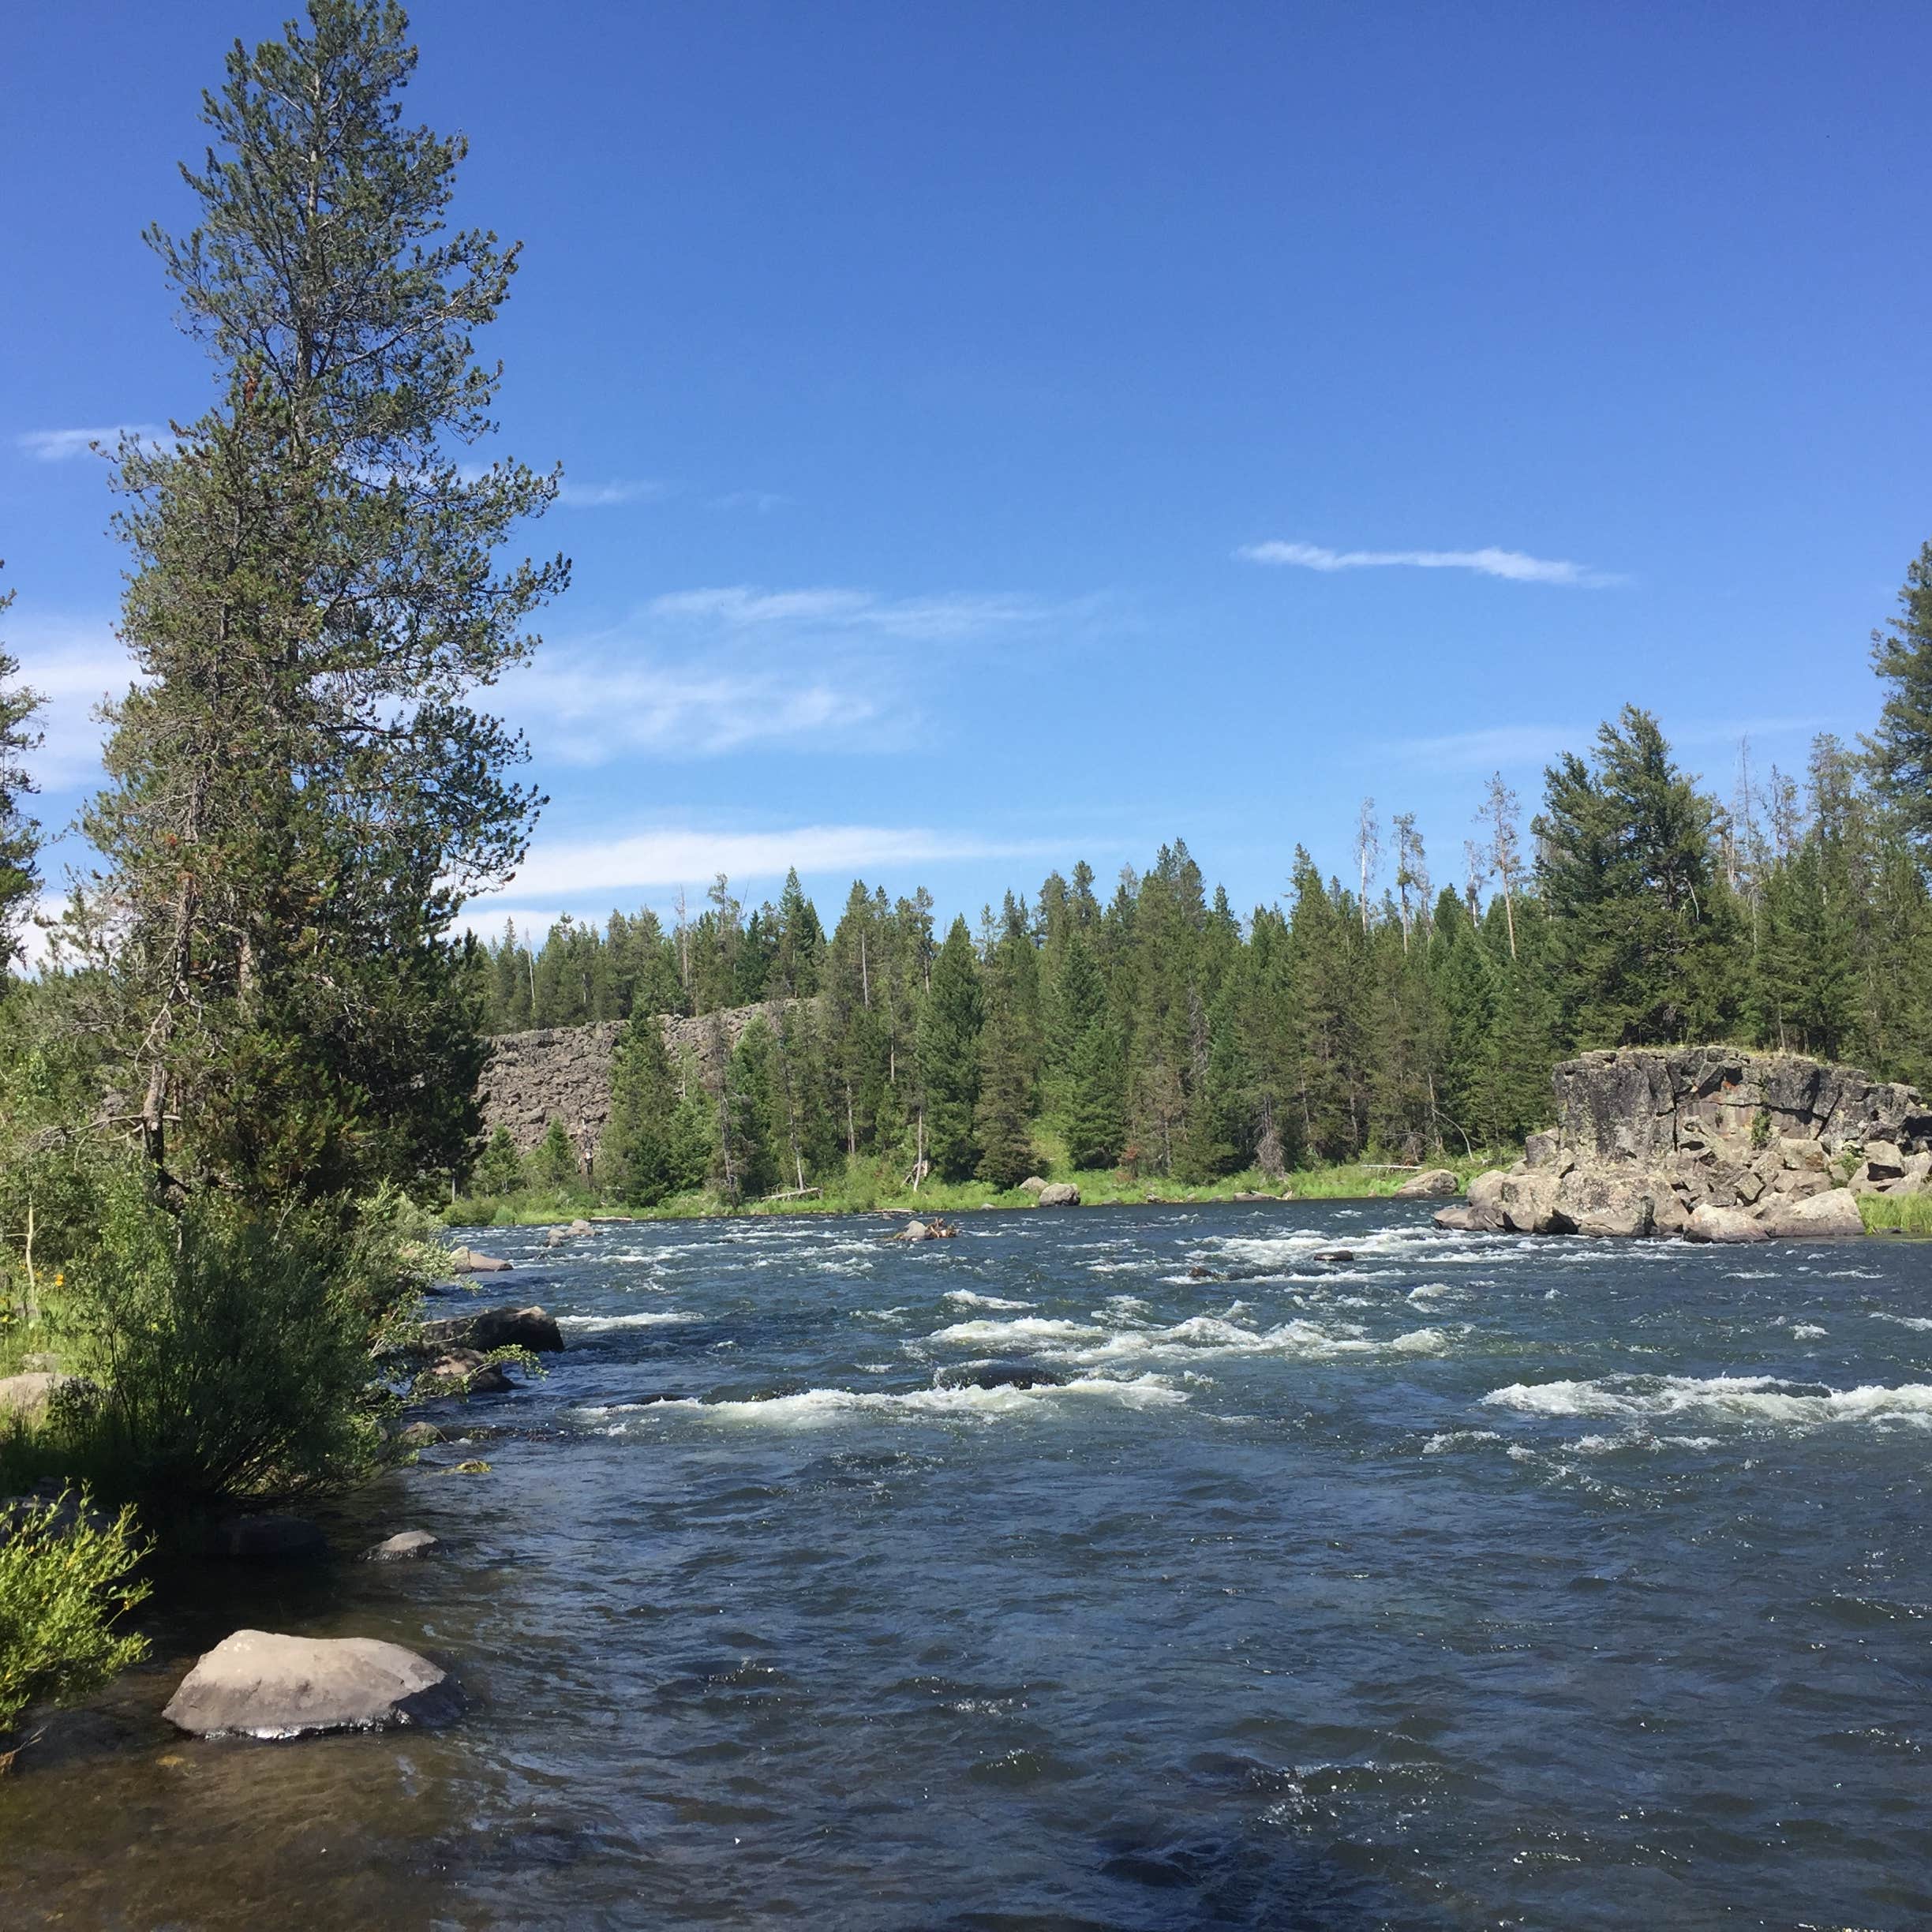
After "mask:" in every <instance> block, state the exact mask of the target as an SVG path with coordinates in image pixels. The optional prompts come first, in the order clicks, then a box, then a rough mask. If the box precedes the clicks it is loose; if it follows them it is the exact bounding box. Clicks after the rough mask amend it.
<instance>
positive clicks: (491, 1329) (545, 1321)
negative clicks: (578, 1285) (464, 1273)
mask: <svg viewBox="0 0 1932 1932" xmlns="http://www.w3.org/2000/svg"><path fill="white" fill-rule="evenodd" d="M422 1332H423V1339H424V1340H425V1342H428V1343H429V1345H430V1346H432V1348H466V1349H481V1350H483V1351H484V1352H485V1354H487V1353H488V1352H489V1350H491V1349H500V1348H525V1349H528V1350H530V1353H531V1354H533V1355H554V1354H556V1353H557V1352H558V1351H559V1350H560V1349H561V1348H562V1347H563V1346H564V1336H563V1334H562V1332H561V1331H560V1330H559V1328H558V1327H557V1325H556V1316H553V1315H549V1314H546V1313H545V1311H544V1310H543V1309H540V1308H534V1307H533V1308H520V1309H518V1308H496V1309H479V1310H478V1311H477V1313H475V1314H474V1315H454V1316H448V1317H447V1318H446V1319H445V1320H441V1321H429V1322H425V1323H424V1324H423V1325H422Z"/></svg>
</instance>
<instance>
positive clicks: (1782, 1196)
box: [1436, 1047, 1932, 1241]
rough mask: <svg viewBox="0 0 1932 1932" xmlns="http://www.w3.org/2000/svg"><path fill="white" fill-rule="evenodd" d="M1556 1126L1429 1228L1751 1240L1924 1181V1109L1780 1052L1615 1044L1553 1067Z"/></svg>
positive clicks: (1837, 1069)
mask: <svg viewBox="0 0 1932 1932" xmlns="http://www.w3.org/2000/svg"><path fill="white" fill-rule="evenodd" d="M1555 1089H1556V1126H1555V1127H1554V1128H1552V1129H1550V1130H1549V1131H1548V1132H1547V1133H1536V1134H1532V1135H1531V1136H1529V1144H1528V1146H1527V1148H1526V1150H1525V1152H1524V1156H1523V1159H1522V1160H1520V1161H1518V1163H1516V1165H1515V1166H1514V1167H1511V1168H1507V1169H1497V1170H1492V1172H1490V1173H1488V1174H1478V1175H1477V1177H1476V1178H1475V1179H1474V1180H1473V1181H1471V1182H1470V1189H1469V1202H1468V1205H1467V1206H1466V1207H1452V1208H1447V1209H1445V1210H1444V1211H1443V1212H1442V1213H1441V1214H1439V1215H1437V1216H1436V1223H1437V1225H1438V1226H1443V1227H1456V1228H1476V1229H1487V1230H1498V1231H1500V1230H1514V1231H1515V1232H1517V1233H1520V1234H1601V1235H1621V1236H1639V1235H1646V1234H1683V1235H1687V1236H1688V1237H1690V1239H1692V1240H1705V1241H1763V1240H1769V1239H1771V1238H1773V1237H1780V1236H1784V1237H1800V1238H1810V1237H1815V1236H1819V1235H1826V1234H1862V1233H1863V1231H1864V1223H1863V1219H1861V1217H1860V1215H1859V1207H1858V1196H1859V1195H1860V1194H1862V1193H1916V1192H1919V1191H1920V1190H1922V1189H1925V1188H1926V1185H1927V1182H1928V1178H1929V1177H1932V1106H1929V1105H1928V1104H1927V1103H1926V1101H1925V1099H1923V1097H1922V1096H1921V1095H1919V1094H1918V1093H1917V1092H1916V1091H1915V1090H1914V1089H1913V1088H1910V1087H1905V1086H1901V1085H1900V1084H1897V1083H1896V1082H1885V1081H1880V1080H1872V1079H1870V1077H1869V1076H1866V1075H1865V1074H1863V1073H1859V1072H1858V1071H1856V1070H1855V1069H1853V1068H1851V1067H1844V1066H1834V1065H1829V1064H1827V1063H1825V1062H1824V1061H1817V1060H1807V1059H1803V1058H1799V1057H1798V1056H1797V1055H1795V1054H1748V1053H1739V1052H1732V1051H1728V1050H1725V1049H1723V1048H1720V1047H1676V1048H1668V1049H1665V1048H1649V1047H1621V1048H1618V1049H1616V1050H1612V1051H1608V1052H1601V1053H1591V1054H1584V1055H1582V1057H1581V1058H1578V1059H1575V1060H1569V1061H1564V1062H1563V1065H1560V1066H1559V1067H1558V1068H1557V1069H1556V1075H1555Z"/></svg>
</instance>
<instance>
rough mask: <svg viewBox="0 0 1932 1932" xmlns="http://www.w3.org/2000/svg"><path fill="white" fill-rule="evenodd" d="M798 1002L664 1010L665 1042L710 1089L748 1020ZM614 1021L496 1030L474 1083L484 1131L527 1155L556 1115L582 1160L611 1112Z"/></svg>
mask: <svg viewBox="0 0 1932 1932" xmlns="http://www.w3.org/2000/svg"><path fill="white" fill-rule="evenodd" d="M796 1003H797V1002H795V1001H791V1000H765V1001H762V1002H760V1003H759V1004H758V1005H755V1006H733V1007H731V1008H728V1009H726V1010H725V1011H723V1012H720V1013H705V1014H702V1015H701V1016H700V1017H698V1018H696V1019H686V1018H683V1017H680V1016H678V1015H674V1014H669V1013H667V1014H666V1015H665V1017H664V1020H663V1026H664V1036H665V1050H666V1051H667V1052H668V1054H670V1056H671V1064H672V1066H674V1067H676V1066H679V1065H682V1064H683V1062H684V1061H687V1060H692V1061H695V1062H696V1063H697V1065H698V1070H699V1071H700V1073H702V1075H703V1076H704V1079H705V1080H706V1083H707V1084H710V1085H711V1086H712V1087H713V1088H715V1087H716V1085H717V1081H718V1080H719V1078H720V1077H721V1075H722V1073H723V1072H724V1067H725V1060H726V1059H727V1058H728V1057H729V1055H730V1054H731V1051H732V1048H734V1047H736V1045H737V1044H738V1043H739V1040H740V1039H743V1037H744V1032H745V1028H747V1027H748V1026H749V1025H751V1022H752V1021H753V1020H757V1019H760V1018H762V1019H765V1020H775V1021H778V1022H782V1020H783V1019H784V1015H785V1013H787V1012H788V1010H789V1009H790V1008H791V1007H792V1006H793V1005H796ZM624 1024H625V1023H624V1022H623V1020H596V1021H593V1023H592V1024H590V1025H588V1026H574V1027H541V1028H537V1029H535V1030H534V1031H533V1032H526V1033H500V1034H498V1035H496V1038H495V1039H493V1040H492V1041H491V1042H490V1053H489V1061H488V1063H487V1064H486V1065H485V1067H484V1069H483V1077H482V1079H481V1080H480V1081H479V1082H478V1083H477V1103H478V1104H479V1105H480V1106H481V1108H482V1111H483V1131H484V1132H485V1133H486V1134H487V1133H495V1132H496V1129H498V1128H499V1127H507V1128H508V1129H509V1130H510V1138H511V1140H514V1141H515V1143H516V1148H517V1151H518V1152H519V1154H527V1153H529V1152H530V1151H531V1149H532V1148H534V1147H535V1146H536V1145H537V1143H538V1142H539V1141H540V1140H542V1139H543V1137H544V1136H545V1134H546V1133H548V1132H549V1128H550V1123H551V1121H553V1120H560V1121H562V1122H563V1123H564V1129H565V1131H566V1132H567V1133H568V1134H569V1135H570V1136H571V1140H573V1141H575V1144H576V1146H577V1151H578V1157H579V1158H580V1159H582V1161H583V1163H584V1164H585V1165H586V1166H589V1164H590V1162H591V1160H592V1159H593V1158H594V1156H595V1155H596V1153H597V1144H598V1143H599V1142H600V1141H601V1140H602V1139H603V1138H604V1129H605V1124H606V1123H607V1122H608V1121H609V1119H610V1109H611V1068H612V1065H613V1064H614V1062H615V1061H616V1053H617V1037H618V1035H620V1033H622V1032H623V1029H624Z"/></svg>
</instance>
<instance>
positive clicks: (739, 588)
mask: <svg viewBox="0 0 1932 1932" xmlns="http://www.w3.org/2000/svg"><path fill="white" fill-rule="evenodd" d="M1068 608H1069V607H1067V606H1057V605H1052V604H1049V603H1047V602H1045V601H1043V600H1041V599H1039V598H1037V597H1015V596H975V595H969V594H960V595H944V596H937V597H882V596H880V595H878V593H876V592H874V591H871V590H841V589H837V588H833V587H829V586H828V587H822V588H818V589H814V590H759V589H757V588H755V587H754V586H751V585H748V584H728V585H723V586H716V587H713V588H711V589H709V590H676V591H672V592H671V593H669V594H668V595H666V596H664V597H653V599H652V600H651V601H650V604H649V605H646V614H647V615H648V616H651V617H653V618H659V619H665V620H671V621H673V622H689V621H691V620H697V621H700V622H704V623H713V624H716V625H718V626H720V627H723V628H724V629H725V630H728V631H744V632H750V631H777V630H789V631H813V632H825V631H844V632H846V633H847V634H848V635H852V634H856V635H864V636H867V637H873V638H894V639H897V640H900V641H902V642H914V643H950V642H958V641H959V640H960V639H961V638H968V637H975V636H980V635H984V634H985V633H987V632H988V631H1017V630H1020V629H1024V628H1026V627H1031V626H1037V625H1040V624H1043V623H1047V622H1048V621H1049V620H1050V619H1052V618H1054V617H1055V616H1059V615H1062V614H1064V613H1065V612H1066V611H1067V609H1068Z"/></svg>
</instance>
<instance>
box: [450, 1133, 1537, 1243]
mask: <svg viewBox="0 0 1932 1932" xmlns="http://www.w3.org/2000/svg"><path fill="white" fill-rule="evenodd" d="M1519 1151H1520V1150H1516V1149H1497V1150H1488V1151H1485V1152H1483V1153H1481V1154H1477V1155H1465V1156H1463V1157H1462V1158H1461V1159H1455V1160H1450V1159H1444V1160H1442V1161H1440V1162H1433V1161H1432V1162H1429V1163H1425V1166H1428V1167H1434V1166H1441V1167H1443V1168H1445V1169H1447V1170H1448V1171H1449V1172H1451V1173H1452V1174H1455V1177H1456V1181H1457V1187H1458V1193H1460V1192H1463V1191H1466V1189H1467V1188H1468V1185H1469V1182H1470V1177H1471V1176H1472V1175H1473V1174H1481V1172H1482V1171H1483V1170H1485V1168H1489V1167H1495V1166H1501V1165H1503V1164H1505V1163H1507V1162H1509V1161H1511V1160H1513V1159H1515V1158H1516V1157H1517V1154H1518V1152H1519ZM1037 1171H1038V1177H1039V1178H1040V1179H1041V1180H1043V1181H1051V1182H1055V1183H1058V1182H1061V1181H1065V1182H1070V1183H1071V1184H1072V1185H1073V1186H1074V1187H1076V1188H1077V1189H1079V1190H1080V1206H1082V1207H1146V1206H1148V1205H1150V1204H1153V1205H1159V1204H1163V1203H1195V1202H1198V1203H1206V1202H1214V1201H1222V1202H1226V1201H1241V1200H1254V1199H1261V1200H1386V1199H1387V1198H1388V1197H1389V1196H1392V1195H1393V1194H1394V1193H1395V1192H1396V1190H1397V1189H1398V1188H1400V1187H1401V1186H1402V1184H1403V1183H1404V1182H1405V1181H1410V1180H1413V1178H1415V1176H1416V1175H1417V1174H1419V1173H1421V1172H1422V1171H1424V1169H1423V1168H1422V1167H1408V1166H1392V1165H1389V1164H1386V1163H1365V1162H1347V1163H1339V1164H1336V1165H1334V1166H1324V1167H1311V1168H1304V1169H1301V1170H1297V1171H1296V1172H1294V1173H1293V1174H1289V1175H1287V1176H1286V1178H1281V1179H1275V1180H1271V1179H1270V1178H1268V1177H1267V1175H1265V1174H1262V1173H1261V1172H1260V1170H1256V1169H1250V1170H1249V1171H1247V1172H1246V1173H1244V1174H1228V1175H1225V1176H1223V1177H1222V1178H1220V1179H1219V1180H1216V1181H1204V1182H1203V1183H1201V1184H1200V1185H1198V1186H1194V1187H1185V1186H1182V1185H1181V1184H1180V1183H1178V1182H1177V1181H1163V1180H1161V1179H1159V1178H1127V1177H1125V1176H1123V1175H1121V1174H1120V1173H1119V1172H1118V1170H1113V1169H1109V1168H1101V1169H1080V1170H1065V1169H1063V1168H1061V1167H1060V1166H1058V1165H1054V1164H1047V1165H1043V1166H1041V1167H1040V1168H1039V1170H1037ZM1032 1205H1033V1196H1032V1194H1031V1193H1029V1192H1028V1190H1027V1189H1024V1188H1005V1189H999V1188H991V1187H988V1186H987V1184H986V1183H985V1182H984V1181H931V1180H928V1181H925V1182H923V1183H922V1184H921V1185H919V1187H917V1188H913V1187H910V1186H908V1185H905V1184H904V1181H903V1179H902V1178H900V1177H898V1176H897V1175H895V1174H890V1173H886V1174H882V1173H881V1172H879V1171H878V1170H877V1168H876V1167H875V1166H874V1165H873V1163H870V1162H866V1161H852V1162H848V1163H847V1166H846V1171H845V1172H844V1174H842V1175H838V1176H835V1177H831V1178H828V1179H827V1180H826V1181H825V1182H824V1183H823V1184H822V1186H821V1187H820V1188H819V1189H818V1190H817V1191H816V1192H815V1193H811V1194H810V1195H807V1196H803V1197H799V1196H796V1195H784V1194H781V1195H776V1196H771V1197H769V1198H767V1199H764V1200H751V1201H741V1202H736V1203H734V1202H732V1201H730V1200H728V1199H726V1198H725V1196H723V1195H721V1194H717V1193H713V1192H711V1191H710V1189H698V1190H694V1191H693V1192H691V1193H684V1194H678V1195H674V1196H672V1197H671V1199H669V1200H665V1201H661V1202H659V1203H658V1204H657V1205H656V1206H654V1207H627V1206H626V1205H625V1204H623V1203H622V1202H620V1201H617V1200H612V1199H610V1198H609V1197H608V1196H605V1195H604V1194H603V1193H601V1192H599V1191H597V1190H595V1189H588V1188H586V1189H555V1188H548V1189H538V1188H530V1189H522V1190H520V1191H519V1192H518V1193H515V1194H510V1195H504V1196H496V1197H475V1196H466V1197H464V1198H462V1199H460V1200H455V1201H453V1202H451V1204H450V1205H449V1207H447V1208H446V1209H445V1210H444V1215H443V1219H444V1222H446V1223H447V1225H448V1226H452V1227H459V1226H460V1227H491V1226H494V1227H542V1226H547V1225H548V1224H549V1223H550V1222H557V1221H571V1220H574V1219H578V1218H579V1217H582V1218H585V1219H596V1218H597V1216H599V1215H605V1216H609V1215H621V1216H623V1217H625V1218H627V1219H631V1220H635V1221H688V1220H700V1219H710V1218H712V1217H714V1216H717V1215H734V1216H746V1215H757V1216H767V1215H840V1214H876V1213H880V1212H895V1211H900V1210H903V1211H905V1212H908V1213H919V1212H926V1213H931V1214H962V1213H971V1212H972V1211H974V1210H975V1209H980V1208H1013V1207H1032Z"/></svg>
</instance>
